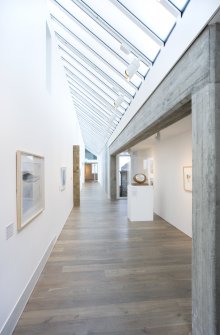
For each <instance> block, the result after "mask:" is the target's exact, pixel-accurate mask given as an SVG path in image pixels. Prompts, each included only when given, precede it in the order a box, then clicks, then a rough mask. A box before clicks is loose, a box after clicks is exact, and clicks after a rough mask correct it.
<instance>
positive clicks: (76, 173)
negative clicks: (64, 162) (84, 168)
mask: <svg viewBox="0 0 220 335" xmlns="http://www.w3.org/2000/svg"><path fill="white" fill-rule="evenodd" d="M79 155H80V147H79V145H74V146H73V200H74V206H75V207H78V206H80V156H79Z"/></svg>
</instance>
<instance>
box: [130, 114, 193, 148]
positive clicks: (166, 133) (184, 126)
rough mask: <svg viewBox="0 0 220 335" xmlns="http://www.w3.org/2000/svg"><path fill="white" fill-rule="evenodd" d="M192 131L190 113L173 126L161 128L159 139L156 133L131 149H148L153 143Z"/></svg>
mask: <svg viewBox="0 0 220 335" xmlns="http://www.w3.org/2000/svg"><path fill="white" fill-rule="evenodd" d="M189 131H192V115H191V114H190V115H188V116H187V117H185V118H184V119H181V120H180V121H178V122H176V123H174V124H172V125H171V126H169V127H167V128H165V129H163V130H161V131H160V132H159V139H158V138H157V137H156V134H154V135H152V136H150V137H148V138H147V139H146V140H144V141H142V142H140V143H138V144H136V145H134V146H133V147H132V148H131V151H138V150H146V149H150V148H152V146H153V145H155V144H156V143H158V141H164V140H166V139H169V138H171V137H175V136H177V135H181V134H183V133H186V132H189Z"/></svg>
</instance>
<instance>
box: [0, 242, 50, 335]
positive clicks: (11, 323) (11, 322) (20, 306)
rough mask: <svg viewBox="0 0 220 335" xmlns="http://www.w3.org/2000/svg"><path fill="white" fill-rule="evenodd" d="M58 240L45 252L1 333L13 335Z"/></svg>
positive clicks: (1, 334) (0, 334) (2, 334)
mask: <svg viewBox="0 0 220 335" xmlns="http://www.w3.org/2000/svg"><path fill="white" fill-rule="evenodd" d="M56 240H57V237H54V239H53V240H52V241H51V243H50V245H49V247H48V249H47V251H46V252H45V254H44V256H43V258H42V260H41V262H40V264H39V265H38V267H37V269H36V271H35V272H34V274H33V276H32V278H31V280H30V281H29V283H28V285H27V286H26V288H25V290H24V292H23V294H22V295H21V298H20V299H19V301H18V303H17V304H16V306H15V308H14V310H13V311H12V313H11V315H10V316H9V318H8V320H7V321H6V323H5V325H4V327H3V329H2V330H1V332H0V335H11V334H12V333H13V331H14V329H15V327H16V324H17V322H18V320H19V318H20V316H21V314H22V312H23V310H24V308H25V306H26V304H27V302H28V299H29V298H30V295H31V293H32V291H33V289H34V287H35V285H36V283H37V281H38V279H39V277H40V275H41V273H42V271H43V269H44V266H45V264H46V262H47V260H48V258H49V256H50V254H51V251H52V249H53V247H54V244H55V242H56Z"/></svg>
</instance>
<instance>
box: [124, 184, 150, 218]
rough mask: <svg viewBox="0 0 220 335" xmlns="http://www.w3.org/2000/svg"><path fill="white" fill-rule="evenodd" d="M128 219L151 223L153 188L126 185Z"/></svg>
mask: <svg viewBox="0 0 220 335" xmlns="http://www.w3.org/2000/svg"><path fill="white" fill-rule="evenodd" d="M128 219H129V220H130V221H153V186H148V185H137V186H136V185H128Z"/></svg>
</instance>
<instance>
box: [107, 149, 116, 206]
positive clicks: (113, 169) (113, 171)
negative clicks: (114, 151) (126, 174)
mask: <svg viewBox="0 0 220 335" xmlns="http://www.w3.org/2000/svg"><path fill="white" fill-rule="evenodd" d="M116 173H117V172H116V156H113V155H111V156H110V176H109V177H110V198H111V200H116V198H117V189H116V187H117V185H116Z"/></svg>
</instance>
